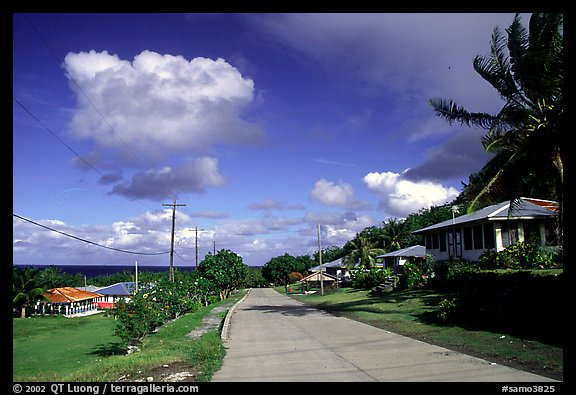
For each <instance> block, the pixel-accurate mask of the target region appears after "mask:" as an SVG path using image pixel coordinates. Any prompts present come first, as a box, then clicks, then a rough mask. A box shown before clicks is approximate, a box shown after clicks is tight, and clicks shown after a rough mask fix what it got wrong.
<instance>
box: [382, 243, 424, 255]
mask: <svg viewBox="0 0 576 395" xmlns="http://www.w3.org/2000/svg"><path fill="white" fill-rule="evenodd" d="M396 256H407V257H419V258H421V257H425V256H426V247H424V246H421V245H415V246H410V247H406V248H403V249H401V250H397V251H392V252H389V253H387V254H384V255H378V256H377V257H376V258H387V257H396Z"/></svg>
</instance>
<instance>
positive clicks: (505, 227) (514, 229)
mask: <svg viewBox="0 0 576 395" xmlns="http://www.w3.org/2000/svg"><path fill="white" fill-rule="evenodd" d="M552 225H553V223H551V222H550V221H543V220H518V221H506V220H505V221H485V222H484V223H472V224H469V225H464V226H456V227H455V228H445V229H440V230H437V231H432V232H429V233H427V234H425V235H424V240H425V245H426V253H427V254H432V255H433V256H434V257H435V258H436V260H437V261H445V260H448V259H450V258H451V257H452V256H455V257H458V258H461V259H464V260H467V261H473V262H477V261H478V260H479V259H480V256H481V255H482V254H483V253H484V252H486V251H487V250H488V249H493V250H496V251H498V252H500V251H502V250H504V249H505V248H506V247H508V246H509V245H510V244H514V243H515V242H518V241H526V240H527V239H528V235H529V234H530V235H531V237H534V236H538V237H539V239H540V243H541V244H542V245H545V244H546V243H551V244H554V238H553V236H551V232H552V231H551V227H552Z"/></svg>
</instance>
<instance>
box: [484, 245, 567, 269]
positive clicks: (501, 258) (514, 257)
mask: <svg viewBox="0 0 576 395" xmlns="http://www.w3.org/2000/svg"><path fill="white" fill-rule="evenodd" d="M561 260H562V254H561V251H560V250H558V249H555V248H549V247H543V246H541V245H539V244H538V243H526V242H516V243H514V244H511V245H509V246H508V247H506V248H505V249H504V250H503V251H500V252H496V251H494V250H489V251H486V252H485V253H483V254H482V255H481V256H480V265H481V266H482V268H483V269H544V268H550V267H554V266H556V265H558V263H561Z"/></svg>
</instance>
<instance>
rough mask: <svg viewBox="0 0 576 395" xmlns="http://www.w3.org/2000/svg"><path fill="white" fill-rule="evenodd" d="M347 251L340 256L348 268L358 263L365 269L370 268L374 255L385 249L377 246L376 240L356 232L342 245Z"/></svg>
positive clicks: (383, 252) (373, 261) (374, 259)
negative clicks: (354, 235) (352, 237)
mask: <svg viewBox="0 0 576 395" xmlns="http://www.w3.org/2000/svg"><path fill="white" fill-rule="evenodd" d="M344 249H345V250H347V251H349V252H348V254H347V255H346V256H345V257H343V258H342V262H343V263H344V264H346V265H347V266H348V267H349V268H354V267H356V265H358V263H359V264H360V266H361V267H364V268H366V269H370V268H372V267H373V266H374V265H375V263H376V257H377V256H378V255H382V254H385V253H386V250H384V249H382V248H378V242H373V241H370V239H369V238H368V237H367V236H366V235H362V234H357V235H356V237H355V238H354V239H353V240H350V241H349V242H347V243H346V245H345V246H344Z"/></svg>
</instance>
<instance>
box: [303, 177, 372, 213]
mask: <svg viewBox="0 0 576 395" xmlns="http://www.w3.org/2000/svg"><path fill="white" fill-rule="evenodd" d="M355 196H356V194H355V191H354V187H352V185H351V184H348V183H344V182H338V183H335V182H332V181H328V180H326V179H324V178H322V179H320V180H318V181H316V183H315V184H314V188H313V189H312V190H311V191H310V197H312V198H313V199H315V200H317V201H319V202H320V203H322V204H324V205H326V206H331V207H342V208H368V207H369V203H367V202H363V201H360V200H358V199H356V197H355Z"/></svg>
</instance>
